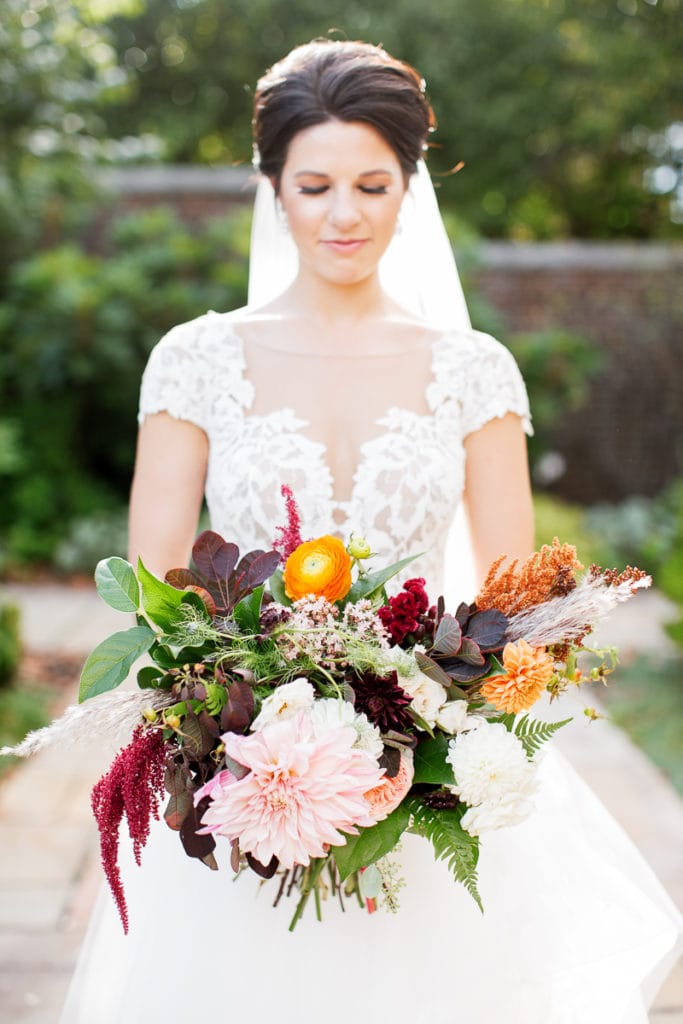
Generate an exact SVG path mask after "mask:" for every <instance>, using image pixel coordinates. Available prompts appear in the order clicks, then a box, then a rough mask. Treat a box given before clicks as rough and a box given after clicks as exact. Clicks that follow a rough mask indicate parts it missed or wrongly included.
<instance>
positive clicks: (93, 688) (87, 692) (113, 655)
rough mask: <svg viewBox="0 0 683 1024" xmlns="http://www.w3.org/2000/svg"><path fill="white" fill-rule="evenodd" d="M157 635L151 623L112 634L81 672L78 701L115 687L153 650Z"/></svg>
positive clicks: (99, 645)
mask: <svg viewBox="0 0 683 1024" xmlns="http://www.w3.org/2000/svg"><path fill="white" fill-rule="evenodd" d="M155 637H156V634H155V633H154V632H153V631H152V630H151V629H150V628H149V627H148V626H133V627H132V628H131V629H125V630H122V631H121V632H119V633H112V635H111V636H109V637H107V639H106V640H103V641H102V643H101V644H98V645H97V647H96V648H95V650H94V651H91V653H90V654H89V655H88V658H87V660H86V662H85V665H84V666H83V671H82V673H81V682H80V688H79V691H78V700H79V702H81V703H82V702H83V701H85V700H88V698H89V697H96V696H97V694H99V693H106V692H107V691H108V690H114V689H115V688H116V687H117V686H120V684H121V683H122V682H123V680H124V679H125V678H126V676H127V675H128V673H129V671H130V669H131V668H132V667H133V664H134V663H135V662H136V661H137V660H138V658H141V657H142V655H143V654H146V652H147V651H148V650H149V649H150V647H151V646H152V644H153V643H154V640H155Z"/></svg>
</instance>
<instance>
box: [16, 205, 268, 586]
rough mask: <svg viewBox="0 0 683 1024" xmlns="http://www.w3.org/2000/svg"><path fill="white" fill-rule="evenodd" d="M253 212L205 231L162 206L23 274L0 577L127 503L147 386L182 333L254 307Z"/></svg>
mask: <svg viewBox="0 0 683 1024" xmlns="http://www.w3.org/2000/svg"><path fill="white" fill-rule="evenodd" d="M249 218H250V212H249V211H239V212H238V213H237V214H234V215H232V216H231V217H228V218H221V219H220V220H216V221H213V222H210V223H208V224H206V225H205V226H203V227H202V228H200V229H197V230H196V231H192V230H190V229H189V228H188V227H186V226H185V225H183V224H181V223H180V221H179V220H178V218H177V217H176V216H175V215H174V214H173V213H171V212H169V211H168V210H166V209H163V208H155V209H152V210H149V211H146V212H142V213H139V212H138V213H135V214H134V215H130V216H126V217H124V218H120V219H118V220H114V221H113V222H112V227H111V230H110V232H109V235H108V237H107V238H106V240H105V242H106V255H96V256H95V255H90V254H88V253H87V252H86V251H85V250H84V249H83V248H82V247H80V246H78V245H76V244H75V243H73V242H70V243H68V244H64V245H61V246H59V247H57V248H53V249H49V250H47V251H43V252H38V253H36V254H35V255H34V256H32V257H31V258H30V259H27V260H25V261H23V262H20V263H17V264H15V266H14V267H13V268H12V270H11V272H10V274H9V277H8V279H7V283H6V289H5V294H4V298H3V301H2V303H0V406H1V407H2V410H3V420H2V423H0V483H2V485H3V488H4V501H3V503H2V505H0V535H2V536H3V546H2V549H0V568H1V567H2V565H3V564H4V565H5V567H11V566H12V565H16V564H17V563H19V564H21V563H27V562H29V563H30V562H36V561H48V560H50V559H51V558H52V557H53V554H54V552H55V550H56V549H57V547H58V546H59V545H60V543H62V542H64V543H68V538H69V536H71V534H72V529H73V528H72V523H73V522H74V520H83V519H85V518H88V517H91V516H93V515H100V516H101V515H104V514H106V513H108V512H109V511H111V510H112V509H115V508H117V507H120V505H121V503H122V502H124V501H125V500H126V499H127V496H128V489H129V485H130V476H131V470H132V466H133V461H134V452H135V435H136V422H135V421H136V412H137V401H138V392H139V386H140V377H141V375H142V371H143V369H144V366H145V363H146V361H147V357H148V355H149V352H150V350H151V349H152V347H153V346H154V344H155V343H156V342H157V341H158V340H159V338H160V337H161V336H162V335H163V334H164V333H165V332H166V331H167V330H168V329H169V328H170V327H172V326H173V325H174V324H177V323H180V322H182V321H185V320H189V319H192V318H193V317H195V316H198V315H199V314H201V313H204V312H205V311H206V310H207V309H218V310H221V309H231V308H236V307H238V306H240V305H242V304H243V303H244V302H245V298H246V285H247V258H246V254H247V250H248V242H249Z"/></svg>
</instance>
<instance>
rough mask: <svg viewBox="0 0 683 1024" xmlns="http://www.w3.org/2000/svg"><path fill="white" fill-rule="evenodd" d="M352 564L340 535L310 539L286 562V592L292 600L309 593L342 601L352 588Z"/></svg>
mask: <svg viewBox="0 0 683 1024" xmlns="http://www.w3.org/2000/svg"><path fill="white" fill-rule="evenodd" d="M352 564H353V563H352V561H351V559H350V557H349V555H348V553H347V551H346V548H345V547H344V545H343V544H342V542H341V541H340V540H339V538H338V537H331V536H329V535H326V536H324V537H318V538H317V539H316V540H307V541H306V542H305V543H303V544H299V546H298V547H297V548H295V549H294V551H292V553H291V555H290V556H289V558H288V559H287V561H286V563H285V571H284V585H285V593H286V594H287V597H288V598H290V600H292V601H296V600H298V599H299V598H300V597H306V595H307V594H314V595H315V596H316V597H325V598H327V600H328V601H330V602H331V603H334V602H335V601H339V600H340V598H342V597H345V596H346V595H347V594H348V592H349V590H350V589H351V565H352Z"/></svg>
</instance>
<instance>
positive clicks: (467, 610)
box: [455, 601, 476, 629]
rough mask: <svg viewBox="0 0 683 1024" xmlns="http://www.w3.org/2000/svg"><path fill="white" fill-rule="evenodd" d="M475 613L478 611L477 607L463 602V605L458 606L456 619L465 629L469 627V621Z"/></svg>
mask: <svg viewBox="0 0 683 1024" xmlns="http://www.w3.org/2000/svg"><path fill="white" fill-rule="evenodd" d="M474 611H476V605H473V604H467V602H465V601H461V603H460V604H459V605H458V609H457V611H456V613H455V617H456V619H457V620H458V622H459V623H460V625H461V626H462V627H463V629H464V627H465V626H466V625H467V620H468V619H469V617H470V615H472V613H473V612H474Z"/></svg>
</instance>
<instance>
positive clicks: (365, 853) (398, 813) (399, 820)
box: [331, 801, 410, 882]
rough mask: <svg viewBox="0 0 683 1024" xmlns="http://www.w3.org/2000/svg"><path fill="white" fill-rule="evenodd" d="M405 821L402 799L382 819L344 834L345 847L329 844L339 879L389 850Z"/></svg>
mask: <svg viewBox="0 0 683 1024" xmlns="http://www.w3.org/2000/svg"><path fill="white" fill-rule="evenodd" d="M409 822H410V811H409V810H408V808H407V807H406V805H405V801H404V802H403V803H402V804H399V805H398V807H397V808H396V809H395V810H393V811H392V812H391V814H390V815H389V816H388V817H387V818H385V819H384V821H378V822H377V824H376V825H373V826H372V827H371V828H361V829H359V834H358V835H357V836H347V839H346V845H345V846H333V847H332V850H331V852H332V854H333V855H334V859H335V861H336V864H337V867H338V868H339V875H340V878H341V880H342V882H343V881H344V880H345V879H347V878H348V877H349V875H351V874H353V872H354V871H358V870H360V868H366V867H369V866H370V864H374V863H375V861H377V860H379V859H380V857H384V855H385V854H387V853H389V851H390V850H393V848H394V847H395V846H396V843H397V842H398V841H399V839H400V838H401V835H402V834H403V833H404V832H405V830H406V828H407V827H408V823H409Z"/></svg>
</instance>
